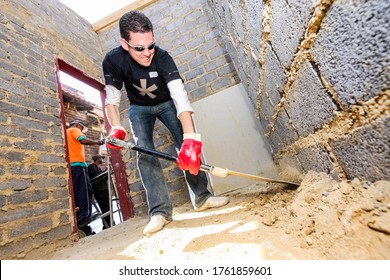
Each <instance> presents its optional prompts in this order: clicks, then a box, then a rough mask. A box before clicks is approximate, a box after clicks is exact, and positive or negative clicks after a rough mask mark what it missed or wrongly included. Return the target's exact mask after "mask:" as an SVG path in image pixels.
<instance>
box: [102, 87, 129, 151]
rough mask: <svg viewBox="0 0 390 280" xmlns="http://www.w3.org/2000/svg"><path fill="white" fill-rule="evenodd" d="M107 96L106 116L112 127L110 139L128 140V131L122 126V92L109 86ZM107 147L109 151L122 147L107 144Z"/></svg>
mask: <svg viewBox="0 0 390 280" xmlns="http://www.w3.org/2000/svg"><path fill="white" fill-rule="evenodd" d="M106 96H107V97H106V114H107V118H108V122H109V123H110V125H111V132H110V134H109V135H108V137H111V138H116V139H119V140H124V139H125V138H126V130H125V129H124V128H123V127H122V126H121V118H120V114H119V104H120V100H121V92H120V90H118V89H117V88H115V87H114V86H112V85H107V86H106ZM106 146H107V148H109V149H114V150H119V149H120V147H118V146H114V145H111V144H107V145H106Z"/></svg>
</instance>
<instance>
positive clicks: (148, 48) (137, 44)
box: [120, 32, 155, 67]
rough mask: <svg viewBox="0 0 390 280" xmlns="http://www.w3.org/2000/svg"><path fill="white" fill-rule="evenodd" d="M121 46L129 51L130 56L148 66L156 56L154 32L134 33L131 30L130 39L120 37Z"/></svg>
mask: <svg viewBox="0 0 390 280" xmlns="http://www.w3.org/2000/svg"><path fill="white" fill-rule="evenodd" d="M120 42H121V46H122V48H124V49H125V50H126V51H128V52H129V54H130V56H131V57H132V58H133V59H134V60H135V61H136V62H137V63H138V64H140V65H142V66H145V67H148V66H150V64H151V63H152V59H153V56H154V43H155V41H154V38H153V33H152V32H147V33H133V32H130V39H129V41H128V42H126V40H125V39H123V38H121V39H120Z"/></svg>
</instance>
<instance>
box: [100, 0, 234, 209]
mask: <svg viewBox="0 0 390 280" xmlns="http://www.w3.org/2000/svg"><path fill="white" fill-rule="evenodd" d="M142 12H144V13H145V14H146V15H147V16H148V17H149V18H150V19H151V21H152V23H153V26H154V34H155V38H156V41H157V44H158V45H159V46H160V47H161V48H163V49H166V50H168V51H169V52H170V54H171V55H172V57H173V58H174V60H175V62H176V64H177V66H178V68H179V71H180V73H181V76H182V78H183V80H184V83H185V88H186V90H187V92H188V95H189V98H190V101H191V102H194V101H197V100H200V99H202V98H205V97H207V96H210V95H212V94H214V93H217V92H219V91H221V90H223V89H226V88H229V87H231V86H233V85H235V84H237V83H239V82H240V80H239V79H238V76H237V73H236V70H235V68H234V65H233V62H232V61H231V58H230V56H229V54H228V52H227V50H226V48H225V46H224V42H223V41H222V39H221V37H220V35H219V31H218V28H217V26H216V25H215V22H214V19H213V16H212V14H211V12H210V7H209V6H208V3H207V1H206V0H180V1H179V0H160V1H157V2H155V3H154V4H151V5H149V6H147V7H145V8H144V9H143V10H142ZM98 35H99V38H100V41H101V44H102V47H103V52H104V53H106V52H107V51H109V50H110V49H111V48H114V47H116V46H118V44H119V37H120V34H119V26H118V23H115V24H113V25H112V26H110V27H108V28H106V29H103V30H101V31H99V32H98ZM128 109H129V102H128V100H127V96H126V93H125V91H124V89H123V94H122V102H121V108H120V110H121V118H122V125H123V126H124V127H125V128H126V129H127V131H128V138H129V139H130V140H131V132H130V127H129V121H128ZM155 144H156V148H157V149H158V150H160V151H162V152H165V153H169V154H173V155H175V154H176V151H175V149H174V146H173V140H172V138H171V136H170V134H169V132H168V130H167V129H166V128H165V126H163V125H162V124H161V123H160V122H157V123H156V133H155ZM122 154H123V160H124V162H125V163H126V172H127V174H128V175H129V176H128V182H129V185H130V189H131V197H132V202H133V205H134V210H135V213H136V214H137V215H145V214H146V213H147V205H146V199H145V192H144V189H143V187H142V184H141V181H140V178H139V175H138V171H137V168H136V162H135V152H134V151H122ZM161 164H162V166H163V168H164V174H165V177H166V178H167V185H168V189H169V190H170V192H171V196H172V198H173V199H172V202H173V203H174V204H181V203H182V202H184V201H185V202H187V201H188V200H189V198H188V193H187V187H186V184H185V181H184V177H183V173H182V172H181V170H179V169H178V168H177V167H176V165H175V164H172V163H170V162H167V161H164V160H161ZM183 192H184V193H183Z"/></svg>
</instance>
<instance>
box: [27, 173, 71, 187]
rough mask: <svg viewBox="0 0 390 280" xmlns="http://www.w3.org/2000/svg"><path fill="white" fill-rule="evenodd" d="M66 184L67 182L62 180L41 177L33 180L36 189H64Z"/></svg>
mask: <svg viewBox="0 0 390 280" xmlns="http://www.w3.org/2000/svg"><path fill="white" fill-rule="evenodd" d="M67 184H68V181H67V180H66V179H63V178H58V177H57V176H56V177H47V176H46V177H43V178H36V179H34V180H33V185H34V186H36V187H38V188H49V187H64V186H66V185H67Z"/></svg>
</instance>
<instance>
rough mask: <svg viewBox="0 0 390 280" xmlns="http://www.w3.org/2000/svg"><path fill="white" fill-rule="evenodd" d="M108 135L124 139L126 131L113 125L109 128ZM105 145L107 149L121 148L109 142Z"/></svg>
mask: <svg viewBox="0 0 390 280" xmlns="http://www.w3.org/2000/svg"><path fill="white" fill-rule="evenodd" d="M108 137H111V138H115V139H119V140H125V138H126V131H125V129H124V128H123V127H121V126H113V127H112V128H111V133H110V135H108ZM106 147H107V148H109V149H113V150H120V149H121V147H118V146H115V145H112V144H110V143H107V144H106Z"/></svg>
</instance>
